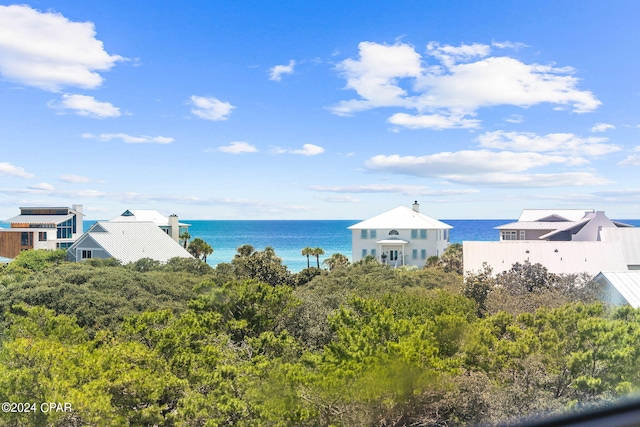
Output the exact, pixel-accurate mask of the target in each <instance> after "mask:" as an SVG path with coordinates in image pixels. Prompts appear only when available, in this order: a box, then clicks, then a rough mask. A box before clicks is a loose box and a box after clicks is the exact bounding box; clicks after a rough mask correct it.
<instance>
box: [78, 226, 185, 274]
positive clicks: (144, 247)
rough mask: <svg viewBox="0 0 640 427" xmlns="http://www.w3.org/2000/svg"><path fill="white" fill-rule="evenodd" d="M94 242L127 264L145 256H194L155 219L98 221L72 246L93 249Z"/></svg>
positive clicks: (164, 258) (163, 259)
mask: <svg viewBox="0 0 640 427" xmlns="http://www.w3.org/2000/svg"><path fill="white" fill-rule="evenodd" d="M94 242H95V243H96V244H98V245H99V246H100V247H101V248H102V249H104V250H105V251H106V252H107V253H109V255H111V256H112V257H113V258H116V259H118V260H119V261H120V262H122V263H123V264H127V263H129V262H135V261H138V260H139V259H142V258H151V259H155V260H157V261H161V262H166V261H168V260H169V259H171V258H175V257H181V258H193V257H192V255H191V254H190V253H189V252H187V251H186V250H185V249H184V248H183V247H182V246H181V245H180V244H178V243H177V242H176V241H175V240H173V239H172V238H171V237H170V236H169V235H168V234H167V233H165V232H164V231H162V230H161V229H160V228H159V227H158V226H157V225H155V224H154V223H153V222H139V221H136V222H114V221H105V222H97V223H95V224H94V225H93V226H92V227H91V228H90V229H89V230H88V231H87V232H86V233H84V234H83V235H82V236H81V237H80V239H78V240H77V241H76V242H75V243H74V244H73V245H72V246H71V248H69V250H70V251H74V250H75V249H85V248H86V249H91V247H89V246H87V245H93V244H94Z"/></svg>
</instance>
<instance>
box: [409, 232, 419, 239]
mask: <svg viewBox="0 0 640 427" xmlns="http://www.w3.org/2000/svg"><path fill="white" fill-rule="evenodd" d="M411 238H412V239H417V238H418V230H411Z"/></svg>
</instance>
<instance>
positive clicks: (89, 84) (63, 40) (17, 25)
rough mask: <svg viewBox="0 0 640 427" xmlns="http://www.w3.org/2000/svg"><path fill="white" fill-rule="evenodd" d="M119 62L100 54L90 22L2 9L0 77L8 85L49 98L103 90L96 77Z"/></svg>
mask: <svg viewBox="0 0 640 427" xmlns="http://www.w3.org/2000/svg"><path fill="white" fill-rule="evenodd" d="M123 60H124V58H123V57H121V56H119V55H110V54H108V53H107V52H106V51H105V50H104V46H103V43H102V42H101V41H100V40H98V39H96V31H95V28H94V25H93V23H91V22H72V21H70V20H69V19H67V18H65V17H64V16H62V15H61V14H59V13H54V12H46V13H43V12H39V11H37V10H35V9H32V8H31V7H29V6H27V5H11V6H0V74H2V76H4V78H5V79H7V80H10V81H13V82H16V83H20V84H24V85H28V86H34V87H37V88H40V89H44V90H48V91H53V92H57V91H59V90H61V88H63V87H79V88H83V89H93V88H96V87H98V86H100V85H101V84H102V81H103V79H102V76H101V75H100V74H99V72H101V71H107V70H109V69H111V68H112V67H113V66H114V65H115V64H116V63H117V62H118V61H123Z"/></svg>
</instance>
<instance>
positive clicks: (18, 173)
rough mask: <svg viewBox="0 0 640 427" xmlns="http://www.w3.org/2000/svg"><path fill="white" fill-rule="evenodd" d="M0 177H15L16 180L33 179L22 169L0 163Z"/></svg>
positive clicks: (6, 163)
mask: <svg viewBox="0 0 640 427" xmlns="http://www.w3.org/2000/svg"><path fill="white" fill-rule="evenodd" d="M0 175H7V176H15V177H18V178H33V176H34V175H33V174H32V173H29V172H27V171H25V170H24V169H23V168H21V167H18V166H14V165H12V164H11V163H9V162H0Z"/></svg>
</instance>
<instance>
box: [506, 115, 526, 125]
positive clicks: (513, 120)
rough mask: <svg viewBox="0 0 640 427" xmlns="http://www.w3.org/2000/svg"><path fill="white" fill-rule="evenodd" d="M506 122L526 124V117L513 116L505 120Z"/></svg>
mask: <svg viewBox="0 0 640 427" xmlns="http://www.w3.org/2000/svg"><path fill="white" fill-rule="evenodd" d="M504 121H505V122H508V123H522V122H524V116H522V115H520V114H512V115H510V116H509V117H507V118H505V119H504Z"/></svg>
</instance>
